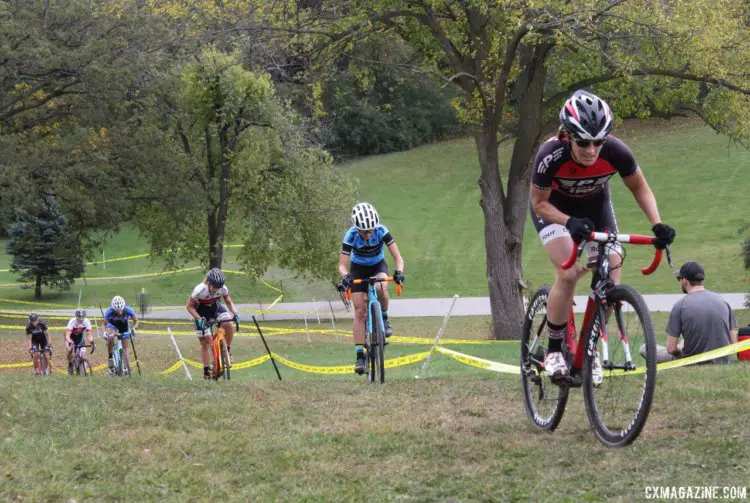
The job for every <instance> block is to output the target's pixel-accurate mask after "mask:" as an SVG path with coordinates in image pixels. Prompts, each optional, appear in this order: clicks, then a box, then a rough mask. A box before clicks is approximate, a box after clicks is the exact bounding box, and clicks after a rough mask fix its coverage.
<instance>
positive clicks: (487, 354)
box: [0, 313, 750, 502]
mask: <svg viewBox="0 0 750 503" xmlns="http://www.w3.org/2000/svg"><path fill="white" fill-rule="evenodd" d="M665 318H666V317H665V315H664V314H663V313H662V314H659V315H657V316H656V320H655V323H656V326H657V327H659V330H658V331H659V332H660V339H661V340H663V333H661V330H660V329H661V328H663V326H664V323H665V321H666V320H665ZM9 322H10V323H18V322H19V320H11V321H9ZM58 323H59V321H55V324H58ZM483 324H484V326H483ZM148 325H149V326H148V328H149V329H155V328H157V327H156V325H153V324H150V323H149V324H148ZM264 325H265V326H267V327H268V333H271V332H272V330H271V329H270V327H271V326H274V325H276V326H278V324H267V325H266V324H264ZM439 325H440V320H436V319H433V320H426V319H403V320H400V321H399V325H398V327H399V330H400V333H402V334H404V335H413V336H421V337H431V336H434V334H435V332H436V331H437V329H438V327H439ZM297 327H298V332H296V333H290V334H288V335H283V336H278V335H269V337H268V344H269V345H270V346H271V348H272V350H273V351H275V352H276V353H278V354H280V355H282V356H284V357H286V358H289V359H291V360H293V361H296V362H300V363H306V364H312V365H316V364H317V365H347V364H348V365H352V364H353V348H352V347H351V338H347V337H341V339H340V340H337V339H338V337H333V336H331V335H328V336H323V335H313V336H312V339H311V340H309V341H308V339H307V338H306V337H305V335H304V333H303V330H302V329H300V328H299V324H297ZM173 328H174V326H173ZM340 328H343V329H346V328H348V327H345V326H344V324H343V323H342V326H341V327H340ZM181 329H182V330H184V329H185V328H184V327H181ZM483 330H486V319H485V318H482V317H470V318H460V319H454V320H451V323H450V324H449V325H448V328H447V331H446V333H445V337H446V338H475V337H479V338H481V337H482V336H483V335H484V334H483ZM53 337H54V344H55V348H56V353H55V356H54V357H53V359H54V360H55V365H57V368H58V369H59V368H61V366H62V365H63V363H62V356H61V355H60V353H61V348H62V345H61V343H60V342H59V341H60V337H61V332H60V330H55V331H54V334H53ZM23 339H24V338H23V336H22V335H21V334H20V333H17V332H11V331H8V330H7V329H0V363H6V362H17V361H20V358H22V357H23V356H24V349H23ZM178 341H179V344H180V347H181V349H182V351H183V353H184V355H185V357H187V358H191V359H197V358H198V342H197V341H196V340H195V337H193V336H191V335H185V336H181V337H178ZM232 346H233V349H232V352H233V355H234V357H235V362H239V361H244V360H246V359H250V358H255V357H257V356H260V355H262V354H263V353H264V350H263V346H262V344H261V342H260V341H259V340H258V339H257V338H247V337H241V338H237V339H236V340H235V342H234V343H233V345H232ZM448 347H450V348H451V349H454V350H457V351H462V352H465V353H467V354H471V355H475V356H480V357H483V358H489V359H493V360H496V361H502V362H506V363H511V364H516V365H517V364H518V344H517V343H504V342H495V343H492V344H486V345H468V344H464V345H453V344H450V345H448ZM103 349H104V348H103V344H100V346H99V348H98V349H97V351H96V353H95V354H94V355H93V360H94V364H95V365H98V364H100V363H102V362H103V361H104V359H103V358H104V357H105V355H103V353H104V350H103ZM428 349H429V345H425V344H402V343H394V344H390V345H389V346H388V348H387V350H386V352H387V357H388V358H393V357H395V356H399V355H407V354H413V353H415V352H419V351H427V350H428ZM138 356H139V357H140V359H141V361H142V365H143V371H144V374H143V376H142V377H133V378H130V379H115V378H108V377H106V376H104V375H102V374H100V373H97V374H95V375H94V377H92V378H90V379H82V378H69V377H67V376H64V375H60V374H59V373H55V374H54V375H52V376H50V377H45V378H34V377H32V376H31V375H30V369H29V368H23V369H3V370H2V371H0V417H2V418H3V419H2V421H0V476H2V477H3V478H2V480H3V483H2V484H0V499H2V500H4V501H5V500H8V501H21V500H23V501H47V500H54V501H58V500H60V501H70V500H76V501H88V500H95V501H98V500H111V499H114V500H128V501H153V500H159V501H186V500H196V501H203V500H207V499H209V498H210V499H220V500H222V501H300V500H305V501H308V500H314V501H353V500H359V499H362V498H363V497H364V496H365V495H367V497H368V499H371V500H376V501H390V500H406V499H408V500H417V501H434V500H440V501H443V500H450V501H477V500H481V501H516V500H518V501H521V500H522V501H529V500H532V501H551V500H553V499H560V496H561V495H565V496H566V497H567V499H568V500H570V501H628V502H629V501H640V500H642V499H643V495H644V490H645V488H646V487H647V486H695V485H716V486H720V487H724V486H726V487H736V486H739V487H740V488H742V487H745V486H747V483H746V481H747V480H748V477H747V475H748V467H747V462H746V460H747V459H748V456H750V443H748V442H747V424H746V421H744V420H743V418H746V417H748V414H750V399H749V398H750V396H749V395H748V390H747V382H748V378H750V367H749V366H748V365H739V364H736V363H735V364H733V365H727V366H703V367H693V368H683V369H676V370H670V371H665V372H661V373H659V377H658V379H657V390H656V398H655V401H654V405H653V407H652V410H651V414H650V416H649V419H648V422H647V424H646V427H645V429H644V431H643V433H642V434H641V436H640V437H639V438H638V439H637V440H636V441H635V443H634V444H633V445H632V446H630V447H628V448H624V449H607V448H605V447H603V446H601V445H600V444H599V443H598V442H597V441H596V439H595V438H594V434H593V433H592V432H591V430H590V427H589V425H588V422H587V420H586V414H585V411H584V408H583V398H582V393H581V392H580V391H579V390H575V391H573V392H572V393H571V395H572V396H571V399H570V402H569V403H568V407H567V410H566V413H565V417H564V418H563V421H562V423H561V425H560V427H559V428H558V430H557V431H555V433H553V434H551V435H550V434H544V433H540V432H538V431H535V430H534V429H533V428H532V427H531V426H530V424H529V421H528V419H527V418H526V416H525V414H524V412H523V405H522V403H523V402H522V398H521V391H520V387H519V385H518V376H516V375H508V374H496V373H493V372H488V371H484V370H480V369H477V368H474V367H469V366H466V365H464V364H462V363H459V362H457V361H455V360H453V359H450V358H448V357H446V356H444V355H435V356H433V359H432V361H431V362H430V366H429V370H428V372H427V374H422V377H426V378H421V379H419V380H415V379H414V378H413V376H414V373H415V372H416V371H417V370H418V369H419V366H420V364H412V365H408V366H404V367H398V368H394V369H389V370H388V371H387V376H388V381H387V382H386V384H385V385H384V386H380V385H368V384H367V383H366V382H365V380H364V378H361V377H357V376H354V375H353V374H347V375H335V376H330V375H320V374H317V375H313V374H308V373H304V372H300V371H297V370H292V369H290V368H288V367H286V366H281V373H282V376H283V379H284V380H283V381H282V382H278V381H277V380H276V378H275V375H274V373H273V370H272V367H271V365H270V364H269V363H264V364H262V365H259V366H257V367H252V368H249V369H243V370H237V371H236V372H233V378H232V381H231V382H229V383H213V382H205V381H203V380H196V381H193V382H187V381H186V380H185V375H184V372H183V370H182V369H177V372H174V373H172V374H170V375H167V376H162V375H159V374H158V373H157V372H158V371H160V370H163V369H165V368H167V367H169V366H170V365H172V363H173V362H175V361H176V359H177V356H176V354H175V352H174V349H173V348H172V346H171V343H170V341H169V339H168V338H166V337H163V336H159V335H152V334H144V335H142V336H141V337H139V340H138ZM191 370H192V373H193V376H194V378H197V377H199V373H200V371H199V370H197V369H191ZM74 384H75V385H74ZM707 425H710V427H707ZM584 459H585V461H582V460H584ZM746 490H747V489H745V491H746ZM737 494H740V493H737ZM737 497H739V496H737ZM745 497H747V496H746V493H745ZM563 499H565V498H563Z"/></svg>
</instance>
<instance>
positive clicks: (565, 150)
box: [531, 90, 676, 385]
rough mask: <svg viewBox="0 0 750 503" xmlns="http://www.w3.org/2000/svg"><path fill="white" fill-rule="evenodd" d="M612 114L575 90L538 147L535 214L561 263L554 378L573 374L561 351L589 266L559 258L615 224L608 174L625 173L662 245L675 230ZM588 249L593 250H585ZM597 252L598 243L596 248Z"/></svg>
mask: <svg viewBox="0 0 750 503" xmlns="http://www.w3.org/2000/svg"><path fill="white" fill-rule="evenodd" d="M613 126H614V117H613V115H612V111H611V110H610V108H609V105H608V104H607V103H606V102H605V101H604V100H603V99H601V98H599V97H598V96H596V95H595V94H592V93H589V92H587V91H583V90H580V91H576V92H575V93H573V95H572V96H571V97H570V98H568V99H567V100H566V101H565V104H564V105H563V107H562V109H561V110H560V131H559V133H558V135H557V137H555V138H552V139H550V140H548V141H547V142H545V143H544V144H543V145H542V146H541V147H539V150H538V151H537V154H536V158H535V159H534V163H533V164H532V175H531V218H532V220H533V222H534V225H535V226H536V230H537V232H538V233H539V238H540V239H541V241H542V244H543V245H544V248H545V250H546V251H547V255H548V256H549V258H550V260H551V262H552V264H553V266H554V267H555V282H554V284H553V285H552V288H551V290H550V293H549V297H548V299H547V328H548V334H549V348H548V350H547V355H546V357H545V359H544V369H545V370H546V372H547V374H548V375H549V376H550V378H551V379H552V380H553V381H557V380H560V379H564V378H566V377H567V376H568V375H569V369H568V364H567V362H566V361H565V357H564V355H563V354H562V345H563V339H564V337H565V331H566V323H567V320H568V314H569V313H570V310H571V308H572V306H573V294H574V292H575V286H576V282H577V281H578V279H579V278H580V277H581V276H582V275H583V274H585V273H586V272H587V269H586V268H580V267H572V268H570V269H568V270H566V271H564V270H563V269H562V268H561V267H560V264H562V263H563V262H565V260H566V259H567V258H568V256H569V255H570V252H571V251H572V249H573V242H574V241H576V242H581V241H586V240H587V238H588V236H589V235H590V234H591V233H592V232H595V231H596V232H604V231H605V230H606V231H609V232H612V233H616V232H617V221H616V220H615V213H614V209H613V207H612V201H611V199H610V189H609V179H610V178H612V177H613V176H614V175H619V176H620V178H621V179H622V181H623V183H624V184H625V186H626V187H627V188H628V190H630V192H631V193H632V195H633V198H634V199H635V201H636V203H637V204H638V206H639V207H640V208H641V211H642V212H643V214H644V216H645V217H646V219H647V220H648V221H649V223H650V224H651V230H652V232H653V233H654V235H655V236H656V243H655V245H656V247H657V248H666V247H667V246H668V245H669V244H670V243H671V242H672V241H673V240H674V238H675V235H676V233H675V230H674V229H673V228H672V227H670V226H669V225H666V224H664V223H662V221H661V217H660V215H659V209H658V207H657V205H656V198H655V197H654V194H653V192H651V189H650V188H649V186H648V183H647V182H646V178H645V176H644V175H643V171H642V170H641V168H640V166H638V163H637V162H636V160H635V156H634V155H633V152H631V151H630V149H629V148H628V146H627V145H626V144H625V143H624V142H623V141H622V140H620V139H618V138H616V137H614V136H612V135H610V132H611V131H612V128H613ZM608 251H609V265H610V270H611V271H612V280H613V281H614V282H615V283H616V284H619V283H620V277H621V270H620V267H621V265H622V260H621V257H620V254H621V253H622V252H621V249H620V248H619V247H618V245H614V246H612V247H610V248H609V250H608ZM587 252H588V250H587ZM595 253H596V252H595V251H593V254H595ZM592 377H593V380H594V384H597V385H598V384H600V383H601V382H602V379H603V374H602V367H601V363H600V362H599V357H598V356H595V358H594V363H593V367H592Z"/></svg>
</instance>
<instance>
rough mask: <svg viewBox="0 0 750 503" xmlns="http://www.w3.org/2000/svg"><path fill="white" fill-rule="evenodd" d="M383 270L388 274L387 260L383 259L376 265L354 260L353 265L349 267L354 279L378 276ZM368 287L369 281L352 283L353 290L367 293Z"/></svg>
mask: <svg viewBox="0 0 750 503" xmlns="http://www.w3.org/2000/svg"><path fill="white" fill-rule="evenodd" d="M381 272H382V273H385V274H388V264H387V263H386V261H385V260H381V261H380V262H378V263H377V264H375V265H362V264H357V263H356V262H352V263H351V267H349V274H351V275H352V279H369V278H370V277H371V276H376V275H378V274H380V273H381ZM367 287H368V284H367V282H364V283H360V284H359V285H352V292H362V293H367Z"/></svg>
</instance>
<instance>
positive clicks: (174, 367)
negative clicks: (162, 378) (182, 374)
mask: <svg viewBox="0 0 750 503" xmlns="http://www.w3.org/2000/svg"><path fill="white" fill-rule="evenodd" d="M181 366H182V360H178V361H177V363H175V364H174V365H172V366H171V367H169V368H168V369H167V370H162V371H161V372H159V373H160V374H161V375H167V374H171V373H172V372H174V371H175V370H177V369H178V368H180V367H181Z"/></svg>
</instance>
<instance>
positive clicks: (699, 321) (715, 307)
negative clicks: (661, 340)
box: [667, 290, 737, 363]
mask: <svg viewBox="0 0 750 503" xmlns="http://www.w3.org/2000/svg"><path fill="white" fill-rule="evenodd" d="M735 328H737V320H736V319H735V318H734V313H733V312H732V308H731V307H729V304H728V303H727V301H725V300H724V299H723V298H722V297H721V295H718V294H716V293H714V292H712V291H710V290H702V291H698V292H692V293H689V294H687V295H685V296H684V297H683V298H681V299H680V300H678V301H677V303H676V304H675V305H674V307H673V308H672V312H671V313H670V314H669V321H668V322H667V333H668V334H669V335H671V336H672V337H677V338H679V337H680V334H682V336H683V337H684V338H685V345H684V347H683V348H682V356H683V357H687V356H692V355H697V354H699V353H705V352H706V351H711V350H712V349H718V348H723V347H724V346H728V345H729V344H731V339H730V338H729V332H730V331H731V330H734V329H735ZM712 361H713V363H729V357H728V356H724V357H721V358H715V359H714V360H712Z"/></svg>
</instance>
